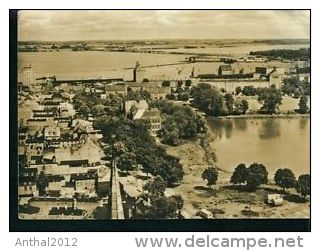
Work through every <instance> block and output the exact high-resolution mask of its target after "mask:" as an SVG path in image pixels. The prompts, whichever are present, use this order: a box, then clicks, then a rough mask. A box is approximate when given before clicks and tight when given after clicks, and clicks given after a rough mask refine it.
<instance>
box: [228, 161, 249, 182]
mask: <svg viewBox="0 0 320 251" xmlns="http://www.w3.org/2000/svg"><path fill="white" fill-rule="evenodd" d="M247 176H248V171H247V167H246V165H245V164H239V165H238V166H237V167H236V168H235V170H234V172H233V174H232V176H231V179H230V182H231V183H233V184H240V185H241V184H242V183H244V182H246V181H247Z"/></svg>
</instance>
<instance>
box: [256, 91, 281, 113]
mask: <svg viewBox="0 0 320 251" xmlns="http://www.w3.org/2000/svg"><path fill="white" fill-rule="evenodd" d="M258 101H259V102H260V103H262V107H261V110H262V111H265V112H267V113H269V114H272V113H275V112H276V110H278V109H279V105H281V102H282V95H281V92H280V91H278V90H277V89H275V88H272V87H271V88H262V89H261V90H260V91H259V97H258Z"/></svg>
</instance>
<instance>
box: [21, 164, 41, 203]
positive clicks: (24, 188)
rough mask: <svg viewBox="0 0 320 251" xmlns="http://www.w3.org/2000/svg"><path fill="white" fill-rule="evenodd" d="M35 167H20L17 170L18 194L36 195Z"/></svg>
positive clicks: (37, 193)
mask: <svg viewBox="0 0 320 251" xmlns="http://www.w3.org/2000/svg"><path fill="white" fill-rule="evenodd" d="M37 172H38V170H37V169H36V168H22V169H20V170H19V186H18V194H19V196H35V197H36V196H38V195H39V192H38V189H37V183H36V181H37Z"/></svg>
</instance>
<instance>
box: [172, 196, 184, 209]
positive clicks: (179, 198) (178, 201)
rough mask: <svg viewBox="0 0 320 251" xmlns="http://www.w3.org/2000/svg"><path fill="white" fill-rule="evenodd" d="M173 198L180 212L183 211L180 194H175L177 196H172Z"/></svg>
mask: <svg viewBox="0 0 320 251" xmlns="http://www.w3.org/2000/svg"><path fill="white" fill-rule="evenodd" d="M171 198H172V199H173V200H175V202H176V204H177V208H178V210H179V211H181V209H182V208H183V199H182V196H181V195H180V194H175V195H172V196H171Z"/></svg>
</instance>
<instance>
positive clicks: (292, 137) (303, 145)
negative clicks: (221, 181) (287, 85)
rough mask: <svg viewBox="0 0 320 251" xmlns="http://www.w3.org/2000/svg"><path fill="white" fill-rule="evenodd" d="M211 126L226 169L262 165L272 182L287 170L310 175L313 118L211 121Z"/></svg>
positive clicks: (218, 157)
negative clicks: (284, 169)
mask: <svg viewBox="0 0 320 251" xmlns="http://www.w3.org/2000/svg"><path fill="white" fill-rule="evenodd" d="M208 126H209V131H210V132H211V133H212V134H213V135H214V136H215V138H216V139H215V141H214V143H213V147H214V149H215V150H216V155H217V164H218V165H219V167H221V168H223V169H226V170H228V171H233V170H234V168H235V167H236V166H237V165H238V164H240V163H245V164H247V165H250V164H251V163H253V162H258V163H262V164H264V165H265V166H266V168H267V170H268V172H269V176H270V177H269V178H272V176H273V174H274V172H275V171H276V170H277V169H278V168H284V167H286V168H290V169H292V170H293V171H294V173H295V174H296V176H298V175H300V174H304V173H310V118H254V119H251V118H232V119H213V118H209V119H208Z"/></svg>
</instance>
